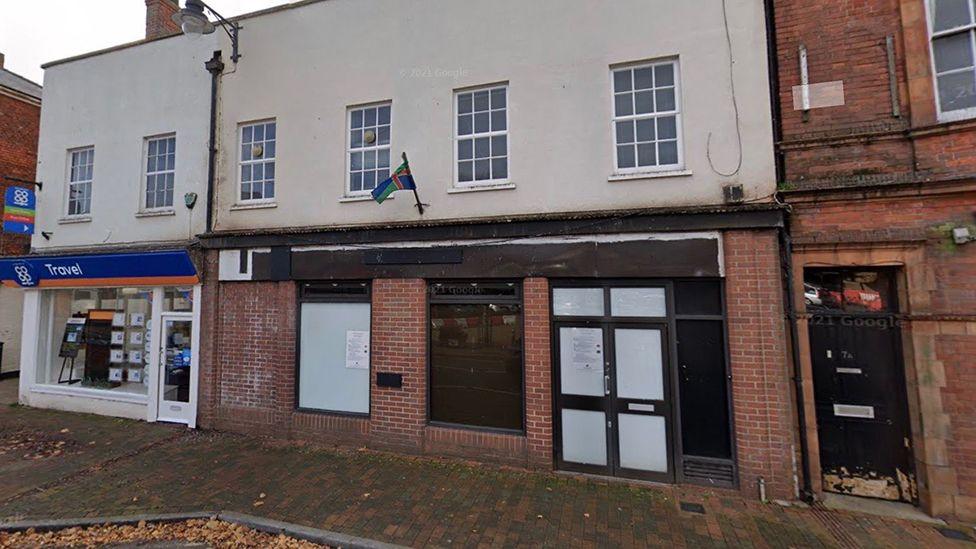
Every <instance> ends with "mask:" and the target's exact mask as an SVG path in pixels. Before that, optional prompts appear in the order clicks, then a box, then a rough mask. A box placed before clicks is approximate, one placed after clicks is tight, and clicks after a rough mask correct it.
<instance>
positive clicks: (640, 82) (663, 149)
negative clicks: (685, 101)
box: [613, 61, 682, 173]
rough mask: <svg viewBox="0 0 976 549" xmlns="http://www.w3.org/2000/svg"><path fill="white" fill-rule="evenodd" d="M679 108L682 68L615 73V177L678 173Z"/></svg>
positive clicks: (672, 64) (668, 65) (653, 66)
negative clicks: (629, 174) (664, 172)
mask: <svg viewBox="0 0 976 549" xmlns="http://www.w3.org/2000/svg"><path fill="white" fill-rule="evenodd" d="M680 118H681V108H680V101H679V90H678V63H677V61H665V62H658V63H650V64H644V65H637V66H629V67H624V68H619V69H614V70H613V129H614V137H615V145H616V147H615V156H614V158H615V164H614V167H615V168H616V170H617V172H620V173H629V172H646V171H663V170H674V169H679V168H680V167H681V163H682V151H681V123H680V122H681V121H680Z"/></svg>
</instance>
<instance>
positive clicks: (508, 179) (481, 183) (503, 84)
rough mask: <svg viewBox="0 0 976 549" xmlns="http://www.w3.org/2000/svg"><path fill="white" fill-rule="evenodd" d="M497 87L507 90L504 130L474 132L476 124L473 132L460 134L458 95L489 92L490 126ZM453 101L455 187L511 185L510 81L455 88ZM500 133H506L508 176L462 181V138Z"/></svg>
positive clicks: (492, 135) (498, 134)
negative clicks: (460, 169) (460, 145)
mask: <svg viewBox="0 0 976 549" xmlns="http://www.w3.org/2000/svg"><path fill="white" fill-rule="evenodd" d="M497 89H504V90H505V129H504V130H502V131H488V132H482V133H474V126H472V133H471V134H469V135H464V136H462V135H459V134H458V130H459V128H458V116H460V112H459V109H458V96H459V95H464V94H469V93H470V94H473V93H475V92H479V91H487V92H488V101H489V107H488V109H489V110H488V112H489V122H488V123H489V127H491V126H490V124H491V115H490V113H491V106H490V105H491V103H490V101H491V91H492V90H497ZM451 101H452V102H453V103H454V108H453V109H452V110H453V112H454V122H453V123H452V124H453V127H454V139H453V140H452V143H451V145H452V147H453V148H454V153H453V154H452V157H453V158H454V167H453V172H454V187H455V188H457V189H471V188H482V187H489V188H491V187H498V186H508V185H511V184H512V120H511V118H512V117H511V114H510V113H511V109H512V93H511V88H510V87H509V84H508V82H497V83H494V84H487V85H483V86H475V87H469V88H461V89H456V90H454V93H453V95H452V97H451ZM500 135H504V136H505V138H506V148H507V150H506V151H505V159H506V160H505V162H506V164H507V166H506V173H507V175H508V177H505V178H500V179H482V180H477V179H472V180H471V181H461V179H460V177H459V176H460V173H459V171H458V162H460V159H459V158H458V142H459V141H461V140H462V139H463V140H468V139H477V138H479V137H487V138H489V139H491V138H492V137H496V136H500ZM473 147H474V145H472V148H473ZM473 155H474V153H473V152H472V158H474V156H473ZM489 158H491V157H489ZM473 169H474V168H472V170H473ZM473 173H474V172H472V174H473Z"/></svg>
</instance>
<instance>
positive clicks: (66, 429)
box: [60, 427, 71, 433]
mask: <svg viewBox="0 0 976 549" xmlns="http://www.w3.org/2000/svg"><path fill="white" fill-rule="evenodd" d="M60 432H62V433H70V432H71V431H69V430H68V428H67V427H65V428H64V429H61V431H60Z"/></svg>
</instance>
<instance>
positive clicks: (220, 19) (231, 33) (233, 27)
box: [199, 0, 241, 63]
mask: <svg viewBox="0 0 976 549" xmlns="http://www.w3.org/2000/svg"><path fill="white" fill-rule="evenodd" d="M199 2H200V4H202V5H203V7H205V8H207V11H209V12H210V13H212V14H213V15H214V17H216V18H217V23H219V24H220V28H222V29H224V32H226V33H227V36H228V37H229V38H230V45H231V49H232V51H231V54H230V59H231V61H233V62H234V63H237V60H238V59H240V57H241V55H240V53H238V51H237V32H238V31H239V30H240V29H241V26H240V25H238V24H237V23H233V22H231V21H229V20H228V19H227V18H226V17H224V16H223V15H220V13H218V12H217V10H215V9H213V8H212V7H210V5H209V4H207V3H206V2H204V1H203V0H199ZM228 27H230V28H228Z"/></svg>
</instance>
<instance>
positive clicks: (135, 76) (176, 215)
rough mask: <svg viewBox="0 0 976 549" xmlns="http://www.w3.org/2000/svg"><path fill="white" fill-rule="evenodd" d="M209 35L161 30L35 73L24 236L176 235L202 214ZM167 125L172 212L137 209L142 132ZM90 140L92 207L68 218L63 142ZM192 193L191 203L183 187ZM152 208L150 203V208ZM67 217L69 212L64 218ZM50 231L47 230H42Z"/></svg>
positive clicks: (39, 243) (73, 144)
mask: <svg viewBox="0 0 976 549" xmlns="http://www.w3.org/2000/svg"><path fill="white" fill-rule="evenodd" d="M214 36H215V35H208V36H202V37H196V38H188V37H183V36H178V37H172V38H166V39H163V40H157V41H153V42H148V43H144V44H140V45H136V46H131V47H124V48H121V49H117V50H114V51H108V52H106V53H102V54H97V55H93V56H89V57H84V58H80V59H76V60H74V61H67V62H64V63H59V64H55V65H53V66H50V67H48V68H47V69H46V70H45V74H44V86H45V92H44V94H45V95H44V107H43V109H42V110H41V127H40V139H39V145H38V165H37V179H38V180H39V181H42V182H43V183H44V188H43V190H42V191H40V192H38V193H37V226H36V232H35V234H34V237H33V241H32V246H33V247H34V248H35V250H36V251H39V252H42V253H43V251H44V249H50V248H70V247H75V246H93V245H103V244H104V245H113V244H120V243H139V242H151V241H156V242H159V241H180V240H187V239H189V238H191V237H192V236H194V235H196V234H199V233H201V232H203V230H204V225H205V217H206V188H207V140H208V137H209V120H210V118H209V116H210V74H209V73H208V72H207V71H206V70H205V68H204V66H203V65H204V62H205V61H206V60H207V59H209V58H210V56H211V55H212V52H213V50H215V49H216V48H215V47H214V44H215V42H216V40H215V38H214ZM165 134H175V135H176V166H175V170H176V171H175V185H174V193H173V194H174V196H173V208H172V212H162V213H163V214H164V215H155V216H146V215H145V214H144V213H143V214H140V211H141V210H144V206H145V201H144V200H145V199H144V196H143V195H144V191H143V188H144V185H145V182H144V172H145V167H146V158H145V151H144V139H145V138H146V137H152V136H160V135H165ZM90 146H93V147H94V149H95V158H94V174H93V182H92V193H91V213H90V215H88V216H80V217H77V218H75V219H70V220H69V219H67V215H66V214H67V179H68V168H69V164H68V163H69V158H68V151H70V150H72V149H77V148H81V147H90ZM188 192H195V193H197V195H198V196H199V198H198V199H197V204H196V206H195V208H194V209H193V210H192V211H190V210H188V209H187V208H186V207H185V206H184V200H183V196H184V194H186V193H188ZM157 213H159V212H157ZM69 221H74V222H69ZM42 231H44V232H49V233H51V234H50V237H51V238H50V240H48V239H45V238H43V237H42V236H41V232H42Z"/></svg>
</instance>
